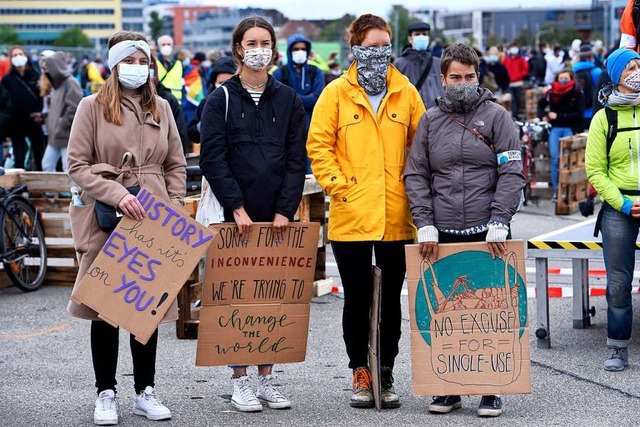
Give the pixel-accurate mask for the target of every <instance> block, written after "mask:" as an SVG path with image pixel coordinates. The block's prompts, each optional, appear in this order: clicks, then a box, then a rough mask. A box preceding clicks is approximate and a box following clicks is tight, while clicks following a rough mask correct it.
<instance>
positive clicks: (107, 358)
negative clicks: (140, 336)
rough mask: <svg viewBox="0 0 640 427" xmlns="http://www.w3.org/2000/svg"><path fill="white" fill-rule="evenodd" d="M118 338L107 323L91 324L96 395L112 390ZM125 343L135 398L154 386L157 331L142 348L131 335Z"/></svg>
mask: <svg viewBox="0 0 640 427" xmlns="http://www.w3.org/2000/svg"><path fill="white" fill-rule="evenodd" d="M119 334H120V329H119V328H114V327H113V326H111V325H109V324H108V323H107V322H103V321H101V320H94V321H92V322H91V357H92V359H93V370H94V372H95V374H96V387H97V388H98V394H100V392H101V391H104V390H113V391H115V390H116V384H117V381H116V367H117V365H118V348H119V344H118V340H119ZM129 342H130V345H131V358H132V359H133V382H134V387H135V391H136V394H139V393H140V392H141V391H142V390H144V389H145V387H146V386H151V387H154V386H155V383H154V379H155V374H156V349H157V347H158V330H157V329H156V330H155V332H154V333H153V335H151V338H149V341H147V343H146V344H141V343H140V342H139V341H137V340H136V339H135V338H134V336H133V335H130V337H129Z"/></svg>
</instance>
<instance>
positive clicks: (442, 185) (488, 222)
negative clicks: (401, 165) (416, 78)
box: [404, 44, 525, 417]
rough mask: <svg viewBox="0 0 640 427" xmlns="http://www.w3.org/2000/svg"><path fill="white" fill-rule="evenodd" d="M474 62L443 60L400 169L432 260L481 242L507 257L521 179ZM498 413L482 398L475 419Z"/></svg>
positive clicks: (455, 401) (516, 148)
mask: <svg viewBox="0 0 640 427" xmlns="http://www.w3.org/2000/svg"><path fill="white" fill-rule="evenodd" d="M479 62H480V61H479V58H478V55H477V54H476V52H475V51H474V50H473V49H472V48H471V47H469V46H466V45H463V44H455V45H452V46H450V47H448V48H447V49H445V51H444V53H443V55H442V62H441V72H442V84H443V86H444V91H445V95H444V96H443V97H440V98H437V99H436V104H437V106H436V107H432V108H430V109H429V110H427V112H426V113H425V114H424V115H423V116H422V119H421V120H420V124H419V125H418V130H417V132H416V134H415V136H414V138H413V144H412V146H411V151H410V153H409V158H408V159H407V164H406V166H405V170H404V181H405V186H406V191H407V196H408V197H409V203H410V206H411V215H412V216H413V222H414V224H415V225H416V227H417V228H418V242H419V243H420V254H421V255H422V256H423V257H425V258H432V259H434V260H435V259H437V257H438V243H459V242H478V241H486V242H487V243H488V245H489V252H490V254H491V256H492V257H494V258H495V257H496V256H497V257H502V256H504V255H506V243H505V242H506V240H507V238H508V236H509V223H510V222H511V219H512V217H513V215H514V214H515V213H516V208H517V206H518V204H519V202H520V197H521V192H522V188H523V187H524V184H525V178H524V175H523V174H522V161H521V158H520V141H519V139H518V135H517V133H516V128H515V126H514V124H513V122H512V120H511V115H510V113H509V112H507V110H505V109H504V108H503V107H501V106H500V105H499V104H497V103H496V102H495V98H494V97H493V94H492V93H491V91H489V90H487V89H484V88H480V87H478V67H479ZM461 406H462V405H461V399H460V396H436V397H434V399H433V402H432V403H431V404H430V405H429V411H430V412H437V413H447V412H450V411H451V410H453V409H457V408H460V407H461ZM501 413H502V399H501V398H500V397H499V396H483V397H482V400H481V402H480V407H479V408H478V415H480V416H494V417H495V416H498V415H500V414H501Z"/></svg>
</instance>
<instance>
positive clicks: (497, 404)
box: [478, 396, 502, 417]
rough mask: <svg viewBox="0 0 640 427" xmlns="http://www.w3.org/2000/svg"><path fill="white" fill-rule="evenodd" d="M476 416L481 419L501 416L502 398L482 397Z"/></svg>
mask: <svg viewBox="0 0 640 427" xmlns="http://www.w3.org/2000/svg"><path fill="white" fill-rule="evenodd" d="M478 415H479V416H481V417H499V416H500V415H502V398H501V397H500V396H482V400H480V406H479V407H478Z"/></svg>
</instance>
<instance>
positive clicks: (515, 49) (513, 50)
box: [509, 47, 520, 56]
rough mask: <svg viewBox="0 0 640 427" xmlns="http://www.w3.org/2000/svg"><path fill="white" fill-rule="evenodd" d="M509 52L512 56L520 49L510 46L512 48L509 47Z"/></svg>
mask: <svg viewBox="0 0 640 427" xmlns="http://www.w3.org/2000/svg"><path fill="white" fill-rule="evenodd" d="M509 53H510V54H511V55H514V56H515V55H517V54H518V53H520V49H518V48H517V47H512V48H510V49H509Z"/></svg>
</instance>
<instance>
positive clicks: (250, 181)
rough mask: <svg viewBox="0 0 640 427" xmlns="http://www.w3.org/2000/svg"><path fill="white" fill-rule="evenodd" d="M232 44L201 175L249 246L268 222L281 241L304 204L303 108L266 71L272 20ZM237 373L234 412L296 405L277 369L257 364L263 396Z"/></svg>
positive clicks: (205, 119)
mask: <svg viewBox="0 0 640 427" xmlns="http://www.w3.org/2000/svg"><path fill="white" fill-rule="evenodd" d="M231 41H232V48H233V59H234V60H235V61H236V64H237V65H238V67H239V69H238V73H237V74H235V75H234V76H233V77H231V78H230V79H228V80H227V81H225V82H224V83H223V87H219V88H217V89H215V90H214V91H213V92H212V93H211V94H210V95H209V96H208V97H207V100H206V103H205V106H204V110H203V112H202V122H201V128H200V130H201V147H200V169H201V170H202V174H203V175H204V177H205V178H206V179H207V181H209V184H210V185H211V189H212V190H213V194H214V195H215V197H216V198H217V199H218V201H219V202H220V204H221V205H222V207H223V208H224V219H225V221H226V222H235V223H236V224H237V226H238V230H239V232H240V238H241V239H242V240H244V241H246V242H248V239H249V236H250V235H251V229H252V227H253V224H254V222H270V223H272V227H273V231H274V234H275V236H276V240H277V241H282V240H283V238H284V235H283V233H284V232H285V230H286V228H287V226H288V225H289V222H290V221H293V219H294V215H295V213H296V211H297V209H298V206H299V205H300V201H301V200H302V190H303V187H304V181H305V173H304V162H305V149H304V132H305V117H304V116H305V112H304V106H303V105H302V101H301V100H300V98H299V97H298V95H297V94H296V92H295V91H294V90H293V89H291V88H290V87H289V86H286V85H284V84H282V83H280V82H279V81H278V80H277V79H275V78H274V77H273V76H272V75H270V74H268V73H267V70H268V68H269V67H270V66H271V64H272V63H273V60H274V58H277V57H278V52H277V49H276V35H275V31H274V29H273V27H272V26H271V24H270V23H269V22H268V21H267V20H266V19H264V18H262V17H258V16H252V17H248V18H245V19H243V20H242V21H240V23H239V24H238V25H237V26H236V28H235V30H234V31H233V34H232V36H231ZM225 89H226V90H225ZM227 94H228V97H227ZM231 368H232V369H233V376H232V377H231V379H232V382H233V394H232V396H231V405H232V406H233V407H234V408H235V409H236V410H238V411H241V412H256V411H261V410H262V409H263V407H264V406H267V407H269V408H271V409H286V408H290V407H291V401H289V399H287V398H286V397H285V396H284V395H283V394H282V393H280V392H279V391H278V390H277V389H276V388H275V383H274V382H275V378H274V377H273V376H272V372H273V365H272V364H270V363H269V364H261V365H259V366H258V387H257V392H255V391H254V389H253V388H252V386H251V384H250V382H249V377H248V375H247V366H245V365H235V366H231ZM263 405H264V406H263Z"/></svg>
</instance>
